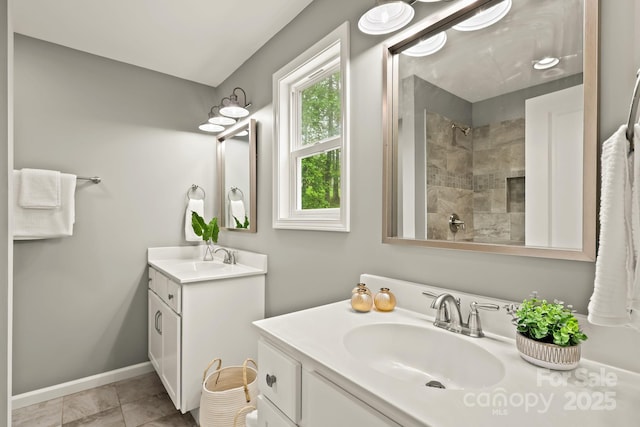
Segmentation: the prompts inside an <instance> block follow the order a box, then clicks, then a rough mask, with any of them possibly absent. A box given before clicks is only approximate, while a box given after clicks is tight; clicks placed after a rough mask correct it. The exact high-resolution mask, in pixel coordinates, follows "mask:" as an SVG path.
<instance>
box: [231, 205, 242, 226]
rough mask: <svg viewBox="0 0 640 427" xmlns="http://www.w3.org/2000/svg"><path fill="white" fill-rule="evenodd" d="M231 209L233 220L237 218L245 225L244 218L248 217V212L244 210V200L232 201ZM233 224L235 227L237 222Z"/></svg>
mask: <svg viewBox="0 0 640 427" xmlns="http://www.w3.org/2000/svg"><path fill="white" fill-rule="evenodd" d="M230 208H231V219H233V218H235V219H237V220H238V221H239V222H240V224H244V217H245V215H246V212H245V210H244V202H243V201H242V200H231V203H230ZM233 224H234V226H235V224H236V222H235V221H233Z"/></svg>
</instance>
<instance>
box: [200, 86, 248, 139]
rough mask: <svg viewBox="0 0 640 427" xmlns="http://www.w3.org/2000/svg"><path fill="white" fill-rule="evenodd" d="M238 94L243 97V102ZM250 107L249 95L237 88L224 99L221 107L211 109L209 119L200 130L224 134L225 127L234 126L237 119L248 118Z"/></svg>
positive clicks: (201, 125) (215, 106)
mask: <svg viewBox="0 0 640 427" xmlns="http://www.w3.org/2000/svg"><path fill="white" fill-rule="evenodd" d="M238 94H240V95H242V102H241V100H240V99H239V98H238ZM250 106H251V103H249V102H247V93H246V92H245V91H244V89H242V88H240V87H237V88H235V89H233V91H232V92H231V95H229V96H226V97H224V98H222V100H220V104H219V105H214V106H213V107H211V110H210V111H209V118H208V119H207V121H206V122H204V123H202V124H200V125H199V126H198V129H200V130H201V131H203V132H213V133H215V132H222V131H223V130H224V129H225V126H231V125H234V124H235V123H236V119H237V118H240V117H246V116H248V115H249V110H248V109H247V108H249V107H250Z"/></svg>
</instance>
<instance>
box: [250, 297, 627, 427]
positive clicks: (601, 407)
mask: <svg viewBox="0 0 640 427" xmlns="http://www.w3.org/2000/svg"><path fill="white" fill-rule="evenodd" d="M392 290H393V289H392ZM347 292H348V291H347ZM400 294H403V292H400ZM454 294H455V293H454ZM415 298H416V299H418V300H419V299H420V298H421V297H420V296H416V297H415ZM399 302H400V301H399ZM425 305H426V304H425ZM425 311H427V310H425ZM465 314H466V312H465ZM483 314H484V313H483ZM505 317H506V316H505ZM375 323H386V324H394V323H398V324H407V325H415V326H420V327H425V328H431V329H433V330H437V331H438V332H441V333H443V334H453V333H452V332H448V331H445V330H442V329H439V328H436V327H434V326H433V318H432V317H430V316H427V315H426V314H422V313H418V312H414V311H410V310H406V309H402V308H396V310H394V311H393V312H391V313H382V312H377V311H371V312H369V313H356V312H354V311H353V310H352V309H351V306H350V302H349V301H348V300H346V301H342V302H337V303H333V304H328V305H324V306H320V307H315V308H312V309H308V310H303V311H299V312H295V313H290V314H286V315H282V316H277V317H273V318H269V319H265V320H260V321H257V322H254V325H255V326H256V327H257V328H258V329H259V330H260V331H261V333H262V335H263V336H265V337H266V338H267V339H269V340H270V341H272V342H275V343H276V344H280V345H281V346H282V347H283V348H285V349H290V350H293V351H294V352H297V353H299V356H301V357H302V358H303V359H304V358H306V359H310V360H311V361H312V362H313V363H314V364H317V366H319V368H318V369H319V370H320V372H321V373H324V374H325V375H326V376H327V377H328V378H330V379H332V380H333V381H335V382H336V383H338V384H339V385H341V386H342V387H343V388H345V389H346V390H348V391H350V392H351V393H353V394H355V395H357V396H358V397H359V398H360V399H362V400H363V401H365V402H366V403H368V404H369V405H371V406H372V407H374V408H377V409H378V410H380V411H381V412H382V413H385V414H386V415H387V416H390V417H391V418H393V419H395V420H396V422H399V423H400V424H401V425H403V426H413V425H416V426H434V427H459V426H464V425H477V426H536V427H538V426H571V427H573V426H593V427H601V426H638V425H640V374H638V373H633V372H630V371H625V370H622V369H618V368H615V367H612V366H608V365H605V364H601V363H597V362H593V361H590V360H587V359H584V358H583V359H582V360H581V362H580V365H579V367H578V368H577V369H576V370H573V371H568V372H560V371H548V370H545V369H542V368H537V367H535V366H533V365H531V364H529V363H527V362H526V361H524V360H523V359H522V358H521V357H520V356H519V354H518V352H517V350H516V347H515V340H514V339H513V338H512V337H504V336H500V335H496V334H492V333H487V336H485V337H484V338H470V337H464V336H461V335H458V336H460V337H461V339H465V340H471V341H472V342H473V343H474V344H477V345H479V346H480V347H482V348H484V349H485V350H487V351H489V352H490V353H491V354H493V355H494V356H496V357H497V358H498V359H499V360H500V361H501V362H502V363H503V365H504V368H505V375H504V377H503V378H502V380H500V381H499V382H498V383H496V384H494V385H493V386H491V387H487V388H485V389H477V390H453V389H447V390H441V389H436V388H430V387H425V386H419V387H418V386H415V385H412V384H409V383H407V382H406V381H403V380H401V379H396V378H394V377H392V376H388V375H384V374H380V373H379V374H375V372H374V371H372V369H371V367H368V366H366V364H364V363H363V362H362V361H361V360H358V359H356V358H355V357H354V356H353V355H352V354H351V353H349V351H348V350H347V348H346V346H345V345H344V338H345V335H346V334H347V333H348V332H349V331H351V330H353V329H354V328H356V327H358V326H362V325H371V324H375ZM485 332H486V329H485ZM389 345H391V346H393V345H394V344H393V343H389ZM415 345H416V346H420V345H429V343H420V342H417V343H415ZM407 351H411V349H407ZM638 356H640V355H638ZM442 357H444V358H446V357H447V354H443V355H442ZM303 363H304V362H303ZM467 363H468V364H470V365H473V363H474V361H473V360H468V361H467Z"/></svg>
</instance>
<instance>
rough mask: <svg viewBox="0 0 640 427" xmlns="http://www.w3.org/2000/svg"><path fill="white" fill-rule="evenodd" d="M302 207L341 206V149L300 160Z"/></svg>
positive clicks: (323, 207) (324, 207) (325, 207)
mask: <svg viewBox="0 0 640 427" xmlns="http://www.w3.org/2000/svg"><path fill="white" fill-rule="evenodd" d="M300 177H301V186H300V189H301V190H300V192H301V195H300V201H301V208H302V209H327V208H339V207H340V149H336V150H331V151H328V152H326V153H320V154H316V155H313V156H310V157H305V158H303V159H301V160H300Z"/></svg>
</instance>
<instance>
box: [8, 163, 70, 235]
mask: <svg viewBox="0 0 640 427" xmlns="http://www.w3.org/2000/svg"><path fill="white" fill-rule="evenodd" d="M13 183H14V197H13V209H14V211H13V212H14V216H13V239H14V240H34V239H52V238H56V237H65V236H71V235H72V234H73V224H74V223H75V220H76V213H75V189H76V176H75V175H70V174H66V173H63V174H60V206H59V207H57V208H51V209H43V208H41V207H40V208H24V207H22V206H20V203H19V198H20V196H19V195H20V187H21V185H22V173H21V171H16V170H14V171H13Z"/></svg>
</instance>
